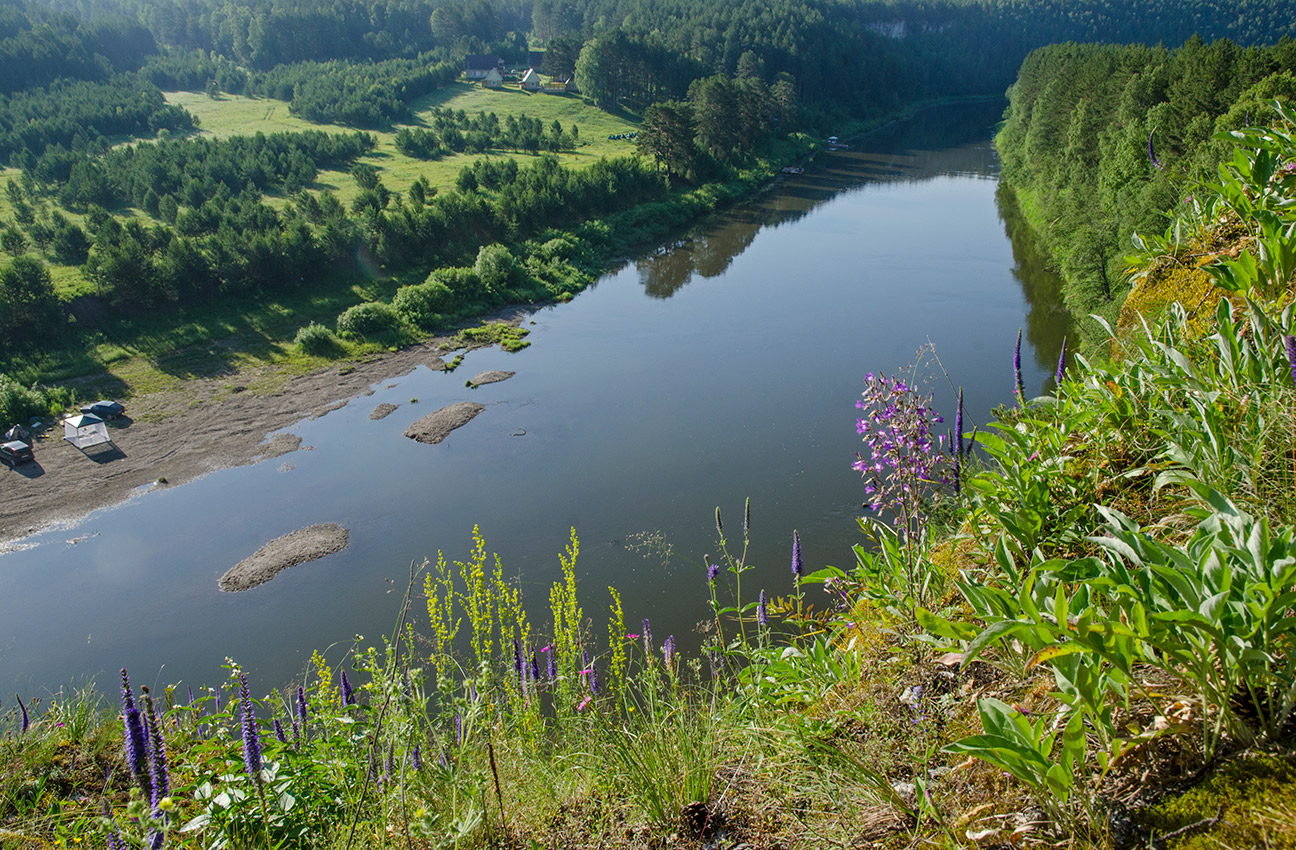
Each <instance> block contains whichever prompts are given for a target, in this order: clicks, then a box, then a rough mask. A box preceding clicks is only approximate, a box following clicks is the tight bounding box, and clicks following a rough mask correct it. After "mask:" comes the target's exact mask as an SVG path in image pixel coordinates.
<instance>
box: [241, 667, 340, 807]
mask: <svg viewBox="0 0 1296 850" xmlns="http://www.w3.org/2000/svg"><path fill="white" fill-rule="evenodd" d="M342 682H343V684H344V686H345V685H346V674H345V673H344V674H343V675H342ZM344 692H345V687H344ZM239 701H240V702H241V703H242V705H243V765H244V767H246V768H247V775H248V778H249V779H251V780H252V781H253V782H258V783H259V782H260V781H261V738H260V737H259V736H258V735H257V725H256V713H255V712H254V711H253V710H252V696H251V695H250V694H249V693H248V680H247V673H239ZM348 704H349V703H348Z"/></svg>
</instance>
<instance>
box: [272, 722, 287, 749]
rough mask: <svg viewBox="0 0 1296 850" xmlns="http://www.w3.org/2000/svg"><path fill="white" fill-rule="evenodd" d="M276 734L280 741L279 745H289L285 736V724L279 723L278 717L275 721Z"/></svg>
mask: <svg viewBox="0 0 1296 850" xmlns="http://www.w3.org/2000/svg"><path fill="white" fill-rule="evenodd" d="M274 733H275V738H276V739H277V740H278V741H279V743H281V744H286V743H288V736H287V735H285V734H284V728H283V724H282V723H280V722H279V718H278V717H276V718H275V719H274Z"/></svg>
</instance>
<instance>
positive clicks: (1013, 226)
mask: <svg viewBox="0 0 1296 850" xmlns="http://www.w3.org/2000/svg"><path fill="white" fill-rule="evenodd" d="M995 205H996V206H997V207H998V209H999V218H1000V219H1001V220H1002V221H1003V224H1004V233H1005V234H1007V236H1008V241H1009V242H1011V243H1012V253H1013V267H1012V276H1013V279H1014V280H1016V281H1017V282H1018V283H1020V284H1021V288H1022V295H1023V296H1025V298H1026V304H1027V305H1028V308H1027V313H1026V340H1027V341H1028V342H1029V343H1030V348H1031V350H1032V351H1034V352H1035V363H1036V365H1038V366H1039V367H1040V368H1041V369H1044V370H1047V371H1049V372H1052V370H1054V369H1055V368H1056V367H1057V361H1058V356H1059V355H1060V354H1061V348H1062V340H1063V339H1069V340H1071V342H1072V344H1073V345H1074V343H1075V341H1076V331H1075V327H1074V325H1073V323H1072V321H1071V313H1070V312H1068V311H1067V308H1066V305H1065V303H1063V301H1062V278H1061V277H1059V276H1058V274H1057V272H1055V271H1053V269H1052V268H1051V267H1050V265H1049V262H1048V258H1047V257H1046V256H1045V255H1044V253H1043V252H1042V251H1041V250H1040V248H1039V244H1038V243H1037V242H1036V239H1035V234H1034V233H1033V232H1032V231H1031V229H1030V225H1029V224H1028V223H1027V222H1026V218H1025V216H1023V215H1022V213H1021V208H1020V207H1018V206H1017V196H1016V195H1014V194H1013V192H1012V190H1011V189H1009V188H1008V187H1007V186H1005V185H1004V184H1002V183H1000V184H999V188H998V189H997V190H996V191H995ZM1052 386H1053V382H1052V380H1051V379H1050V380H1049V383H1048V385H1047V387H1046V390H1048V389H1051V388H1052Z"/></svg>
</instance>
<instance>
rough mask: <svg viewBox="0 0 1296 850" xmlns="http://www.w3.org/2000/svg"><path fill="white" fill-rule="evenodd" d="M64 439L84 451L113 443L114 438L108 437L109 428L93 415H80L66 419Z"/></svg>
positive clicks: (64, 422) (64, 421)
mask: <svg viewBox="0 0 1296 850" xmlns="http://www.w3.org/2000/svg"><path fill="white" fill-rule="evenodd" d="M63 439H65V440H67V441H68V442H69V443H71V444H72V445H74V446H76V447H77V448H78V449H82V450H84V449H88V448H90V447H91V446H97V445H99V444H100V443H110V442H112V438H111V437H109V436H108V426H107V425H105V424H104V421H103V420H102V419H100V418H99V417H98V416H95V415H94V414H93V413H78V414H77V415H76V416H69V417H68V418H67V419H64V420H63Z"/></svg>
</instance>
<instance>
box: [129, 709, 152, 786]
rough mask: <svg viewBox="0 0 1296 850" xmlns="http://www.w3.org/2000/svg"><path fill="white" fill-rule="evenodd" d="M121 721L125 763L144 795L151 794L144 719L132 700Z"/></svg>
mask: <svg viewBox="0 0 1296 850" xmlns="http://www.w3.org/2000/svg"><path fill="white" fill-rule="evenodd" d="M122 722H123V724H124V725H125V727H126V730H125V731H126V764H127V765H128V766H129V767H130V771H131V775H132V776H134V777H135V781H136V782H137V783H139V787H140V790H141V791H143V792H144V794H145V795H146V796H152V789H151V788H150V787H149V785H150V781H149V770H148V743H147V739H146V738H145V737H144V721H143V719H142V718H141V717H140V712H139V709H138V708H137V707H136V706H135V705H134V700H132V704H131V707H130V708H128V709H126V711H125V713H124V714H123V715H122Z"/></svg>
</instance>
